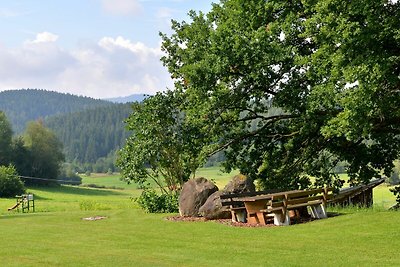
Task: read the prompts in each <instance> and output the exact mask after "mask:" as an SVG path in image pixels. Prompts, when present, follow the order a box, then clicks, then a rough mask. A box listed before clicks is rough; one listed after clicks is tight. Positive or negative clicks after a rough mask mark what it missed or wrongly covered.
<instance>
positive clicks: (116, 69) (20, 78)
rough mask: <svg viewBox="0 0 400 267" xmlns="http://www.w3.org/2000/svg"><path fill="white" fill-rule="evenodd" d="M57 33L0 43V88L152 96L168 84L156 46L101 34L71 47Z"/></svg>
mask: <svg viewBox="0 0 400 267" xmlns="http://www.w3.org/2000/svg"><path fill="white" fill-rule="evenodd" d="M57 37H58V36H57V35H55V34H42V35H39V34H38V35H37V38H36V39H35V40H34V41H27V42H25V43H24V44H23V45H21V46H20V47H18V48H14V49H10V48H7V47H0V90H6V89H16V88H17V89H18V88H42V89H49V90H55V91H60V92H68V93H72V94H77V95H86V96H91V97H95V98H106V97H117V96H125V95H129V94H133V93H146V94H154V93H155V92H156V91H163V90H165V88H166V87H171V86H172V81H171V79H170V75H169V74H168V72H167V71H166V69H165V68H164V67H163V66H162V64H161V62H160V60H159V59H160V57H161V55H162V52H161V49H160V48H159V47H154V48H153V47H148V46H146V45H145V44H143V43H140V42H133V41H131V40H128V39H125V38H123V37H116V38H112V37H104V38H102V39H101V40H99V41H98V43H94V44H91V45H87V46H85V47H77V48H74V49H72V50H66V49H63V48H61V47H60V46H59V45H58V43H57V42H55V41H56V40H57Z"/></svg>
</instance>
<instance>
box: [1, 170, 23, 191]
mask: <svg viewBox="0 0 400 267" xmlns="http://www.w3.org/2000/svg"><path fill="white" fill-rule="evenodd" d="M24 192H25V188H24V183H23V182H22V181H21V179H20V178H19V177H18V173H17V171H16V170H15V167H14V166H11V165H10V166H9V167H6V166H0V197H14V196H15V195H20V194H23V193H24Z"/></svg>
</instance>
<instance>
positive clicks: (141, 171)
mask: <svg viewBox="0 0 400 267" xmlns="http://www.w3.org/2000/svg"><path fill="white" fill-rule="evenodd" d="M184 100H185V99H184V98H182V95H181V94H180V93H179V92H178V91H174V92H172V91H167V92H165V93H158V94H156V95H155V96H152V97H149V98H147V99H146V100H144V101H143V103H141V104H140V103H135V104H133V106H132V109H133V113H132V114H131V115H130V117H129V118H128V119H127V121H126V123H127V129H128V130H130V131H131V132H132V135H131V136H130V137H129V138H128V140H127V142H126V145H125V147H124V148H123V149H121V151H120V154H119V159H118V161H117V164H118V165H119V167H120V168H121V172H122V175H123V177H124V178H125V179H126V180H127V181H128V182H129V181H134V182H136V183H139V184H140V185H143V184H146V182H149V181H153V182H154V183H155V184H156V185H157V186H158V187H159V188H160V189H161V191H162V192H164V193H168V192H169V193H171V192H178V191H179V190H180V188H181V186H182V185H183V183H184V182H185V181H187V180H188V179H189V178H190V177H191V176H194V174H195V172H196V170H197V168H198V167H199V166H200V165H201V164H202V163H203V162H204V160H205V156H203V154H202V153H201V149H202V147H203V144H204V142H205V141H206V140H207V135H206V134H204V132H203V130H202V128H201V127H199V126H198V125H195V123H194V122H193V121H191V122H189V121H188V120H187V119H186V116H185V114H184V113H183V112H181V107H182V106H183V105H184V102H185V101H184Z"/></svg>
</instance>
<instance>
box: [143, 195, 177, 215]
mask: <svg viewBox="0 0 400 267" xmlns="http://www.w3.org/2000/svg"><path fill="white" fill-rule="evenodd" d="M135 201H136V202H137V203H138V204H139V206H140V207H141V208H142V209H144V210H145V211H146V212H149V213H176V212H178V195H177V194H176V193H162V194H160V195H158V194H157V193H156V191H154V190H153V189H145V190H143V192H142V194H141V195H140V196H139V197H138V198H135Z"/></svg>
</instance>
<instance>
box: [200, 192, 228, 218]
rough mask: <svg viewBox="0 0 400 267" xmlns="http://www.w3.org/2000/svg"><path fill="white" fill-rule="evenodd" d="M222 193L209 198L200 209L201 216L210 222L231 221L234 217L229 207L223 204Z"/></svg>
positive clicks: (215, 193)
mask: <svg viewBox="0 0 400 267" xmlns="http://www.w3.org/2000/svg"><path fill="white" fill-rule="evenodd" d="M222 193H223V192H222V191H217V192H214V193H213V194H212V195H211V196H209V197H208V199H207V201H206V203H204V205H203V206H201V207H200V209H199V212H200V215H201V216H203V217H204V218H206V219H208V220H217V219H230V218H231V217H232V215H231V212H230V211H229V209H228V207H225V206H222V204H221V198H220V196H221V194H222Z"/></svg>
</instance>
